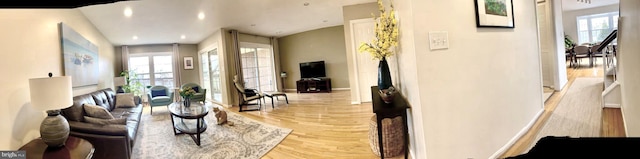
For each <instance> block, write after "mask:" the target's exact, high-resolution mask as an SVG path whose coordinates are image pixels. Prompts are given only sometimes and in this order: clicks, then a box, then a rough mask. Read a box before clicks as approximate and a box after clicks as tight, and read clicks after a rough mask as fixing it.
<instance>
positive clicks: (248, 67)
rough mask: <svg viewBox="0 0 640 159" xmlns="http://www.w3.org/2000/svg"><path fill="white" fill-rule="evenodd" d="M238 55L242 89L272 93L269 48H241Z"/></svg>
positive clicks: (273, 87) (272, 84) (273, 82)
mask: <svg viewBox="0 0 640 159" xmlns="http://www.w3.org/2000/svg"><path fill="white" fill-rule="evenodd" d="M240 53H241V55H242V73H243V76H244V82H245V83H244V84H245V85H244V87H245V88H251V89H258V90H260V91H265V92H269V91H274V90H275V87H276V86H275V76H274V68H273V53H272V52H271V47H252V46H242V47H241V48H240Z"/></svg>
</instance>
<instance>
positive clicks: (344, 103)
mask: <svg viewBox="0 0 640 159" xmlns="http://www.w3.org/2000/svg"><path fill="white" fill-rule="evenodd" d="M287 97H288V98H289V104H288V105H287V104H286V102H285V101H284V99H281V100H276V99H274V104H275V105H276V106H275V108H272V107H271V100H270V98H267V99H266V103H267V104H263V105H262V110H261V111H252V112H238V107H231V108H228V110H227V111H232V112H233V113H238V114H240V115H243V116H246V117H249V118H251V119H254V120H257V121H261V122H264V123H267V124H271V125H275V126H279V127H285V128H290V129H293V131H292V132H291V134H289V136H287V137H286V138H285V139H284V140H283V141H282V142H281V143H280V144H279V145H278V146H276V147H275V148H274V149H272V150H271V151H270V152H269V153H267V154H266V155H265V156H264V157H263V158H265V159H271V158H274V159H275V158H277V159H280V158H379V157H378V156H376V155H375V154H373V151H372V150H371V147H370V146H369V138H368V135H369V120H370V119H371V117H372V116H373V115H374V113H373V110H372V106H371V103H363V104H358V105H352V104H351V97H350V92H349V91H332V93H300V94H299V93H290V92H287ZM394 158H404V156H403V155H400V156H396V157H394Z"/></svg>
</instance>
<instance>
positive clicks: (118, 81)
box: [113, 77, 124, 86]
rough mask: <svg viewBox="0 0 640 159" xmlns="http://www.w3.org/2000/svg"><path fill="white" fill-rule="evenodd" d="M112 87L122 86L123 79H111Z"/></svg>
mask: <svg viewBox="0 0 640 159" xmlns="http://www.w3.org/2000/svg"><path fill="white" fill-rule="evenodd" d="M113 86H124V77H116V78H113Z"/></svg>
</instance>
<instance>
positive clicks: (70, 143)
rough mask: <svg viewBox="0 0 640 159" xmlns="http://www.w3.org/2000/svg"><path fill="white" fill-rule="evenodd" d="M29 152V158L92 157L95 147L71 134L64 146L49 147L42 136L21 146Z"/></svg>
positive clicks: (65, 158)
mask: <svg viewBox="0 0 640 159" xmlns="http://www.w3.org/2000/svg"><path fill="white" fill-rule="evenodd" d="M19 150H24V151H25V152H26V153H27V159H90V158H92V157H93V152H94V151H95V149H94V148H93V145H92V144H91V143H90V142H89V141H87V140H84V139H81V138H77V137H73V136H69V138H67V142H65V144H64V146H62V147H57V148H53V147H51V148H50V147H49V146H48V145H47V144H45V143H44V141H42V139H41V138H37V139H33V140H31V141H30V142H29V143H27V144H25V145H24V146H22V147H20V149H19Z"/></svg>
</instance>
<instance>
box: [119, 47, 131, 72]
mask: <svg viewBox="0 0 640 159" xmlns="http://www.w3.org/2000/svg"><path fill="white" fill-rule="evenodd" d="M128 70H129V47H128V46H126V45H125V46H122V71H128ZM119 75H120V73H118V76H119Z"/></svg>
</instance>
